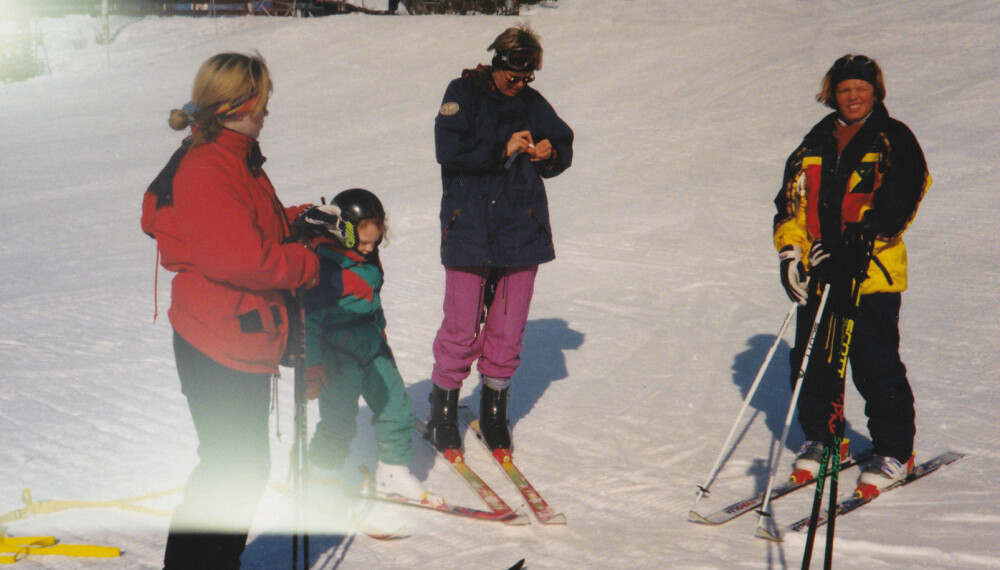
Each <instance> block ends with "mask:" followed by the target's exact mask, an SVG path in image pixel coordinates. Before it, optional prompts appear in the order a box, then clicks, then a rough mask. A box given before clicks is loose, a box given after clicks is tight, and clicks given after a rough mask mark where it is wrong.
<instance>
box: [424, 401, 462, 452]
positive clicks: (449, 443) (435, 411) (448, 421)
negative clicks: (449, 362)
mask: <svg viewBox="0 0 1000 570" xmlns="http://www.w3.org/2000/svg"><path fill="white" fill-rule="evenodd" d="M427 399H428V401H430V403H431V413H430V417H428V418H427V433H426V435H425V436H424V437H425V438H427V441H429V442H431V444H432V445H433V446H434V447H435V448H437V450H438V451H440V452H442V453H444V452H445V451H447V450H449V449H458V450H460V449H462V436H461V435H459V433H458V389H457V388H456V389H454V390H445V389H444V388H442V387H440V386H438V385H437V384H434V387H433V388H432V389H431V394H430V396H428V398H427Z"/></svg>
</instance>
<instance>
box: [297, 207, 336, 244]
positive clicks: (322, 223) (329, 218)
mask: <svg viewBox="0 0 1000 570" xmlns="http://www.w3.org/2000/svg"><path fill="white" fill-rule="evenodd" d="M299 219H300V220H301V221H302V222H305V227H306V229H307V231H308V229H310V228H311V229H312V230H314V231H318V232H320V233H324V234H327V235H329V236H330V237H334V238H336V239H338V240H339V241H340V242H341V243H343V241H344V240H345V239H346V238H347V222H346V221H345V220H344V219H343V218H342V217H341V215H340V208H339V207H337V205H336V204H323V205H322V206H312V207H310V208H308V209H306V210H305V211H303V212H302V213H301V214H299Z"/></svg>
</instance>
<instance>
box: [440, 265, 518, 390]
mask: <svg viewBox="0 0 1000 570" xmlns="http://www.w3.org/2000/svg"><path fill="white" fill-rule="evenodd" d="M489 271H491V269H490V268H485V267H445V290H444V321H443V322H442V323H441V328H440V329H438V333H437V337H436V338H435V339H434V372H433V374H432V375H431V379H432V380H433V381H434V383H435V384H437V385H438V386H440V387H442V388H445V389H448V390H452V389H455V388H461V387H462V381H463V380H465V378H466V377H467V376H468V375H469V372H470V371H471V369H472V363H473V362H474V361H476V360H477V359H478V361H479V362H478V363H477V365H476V368H477V369H478V370H479V372H480V373H481V374H483V375H485V376H490V377H492V378H511V377H513V376H514V373H515V372H517V366H518V364H520V362H521V341H522V339H523V338H524V325H525V323H526V322H527V321H528V309H529V307H530V305H531V296H532V294H533V293H534V290H535V275H536V274H537V273H538V266H537V265H535V266H532V267H518V268H512V269H511V268H508V269H498V270H497V271H499V281H498V283H497V289H496V295H495V296H494V298H493V305H492V307H491V308H490V310H489V312H488V316H487V317H486V323H485V324H484V325H483V326H482V328H481V330H480V327H479V317H480V315H481V314H482V309H483V297H484V291H485V285H486V280H487V276H488V274H489Z"/></svg>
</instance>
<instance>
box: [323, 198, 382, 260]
mask: <svg viewBox="0 0 1000 570" xmlns="http://www.w3.org/2000/svg"><path fill="white" fill-rule="evenodd" d="M333 203H334V204H336V205H337V207H338V208H340V217H341V219H343V220H344V222H346V225H347V228H346V232H345V233H346V235H345V236H344V240H343V241H344V247H349V248H356V247H357V246H358V231H357V227H358V222H360V221H361V220H375V222H376V223H377V224H378V225H379V227H382V226H383V225H385V208H383V207H382V202H381V201H380V200H379V199H378V196H376V195H375V194H373V193H372V192H369V191H368V190H365V189H364V188H351V189H350V190H344V191H343V192H341V193H340V194H337V195H336V196H334V197H333Z"/></svg>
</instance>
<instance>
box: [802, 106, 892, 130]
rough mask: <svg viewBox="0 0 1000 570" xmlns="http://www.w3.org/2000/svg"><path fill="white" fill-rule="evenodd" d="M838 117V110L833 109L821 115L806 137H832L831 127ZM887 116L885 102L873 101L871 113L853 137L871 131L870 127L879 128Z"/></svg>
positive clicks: (834, 124)
mask: <svg viewBox="0 0 1000 570" xmlns="http://www.w3.org/2000/svg"><path fill="white" fill-rule="evenodd" d="M839 117H840V112H839V111H834V112H832V113H830V114H829V115H827V116H826V117H823V120H822V121H820V122H818V123H816V126H814V127H813V128H812V130H811V131H809V134H808V135H806V138H807V139H810V138H820V137H821V138H824V139H825V138H829V137H832V136H833V129H834V127H835V126H836V124H837V119H838V118H839ZM888 118H889V110H888V109H886V108H885V104H884V103H881V102H877V103H875V105H874V106H872V112H871V115H869V116H868V119H867V120H865V124H864V125H862V126H861V129H860V130H859V131H858V134H857V135H855V137H857V136H859V135H861V133H864V132H869V131H871V129H878V128H881V126H882V124H883V123H884V122H885V120H886V119H888Z"/></svg>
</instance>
